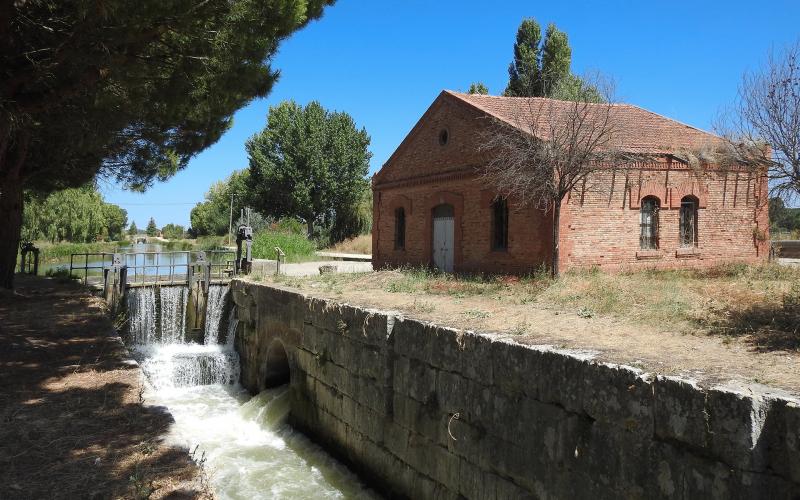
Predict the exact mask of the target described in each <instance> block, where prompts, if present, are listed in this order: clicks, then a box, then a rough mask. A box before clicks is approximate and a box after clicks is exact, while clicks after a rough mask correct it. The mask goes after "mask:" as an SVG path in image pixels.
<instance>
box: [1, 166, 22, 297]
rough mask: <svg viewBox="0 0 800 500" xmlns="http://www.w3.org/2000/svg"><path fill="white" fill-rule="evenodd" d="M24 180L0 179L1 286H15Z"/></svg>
mask: <svg viewBox="0 0 800 500" xmlns="http://www.w3.org/2000/svg"><path fill="white" fill-rule="evenodd" d="M22 201H23V198H22V182H21V181H20V180H19V178H17V177H16V176H13V177H12V176H4V177H3V178H2V179H0V287H2V288H9V289H11V288H14V270H15V269H16V267H17V251H18V250H19V238H20V232H21V231H22Z"/></svg>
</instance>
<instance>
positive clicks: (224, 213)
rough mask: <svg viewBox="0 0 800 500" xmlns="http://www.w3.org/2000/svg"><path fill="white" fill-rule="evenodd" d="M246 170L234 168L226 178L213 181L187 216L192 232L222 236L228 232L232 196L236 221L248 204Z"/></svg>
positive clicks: (198, 234) (199, 234)
mask: <svg viewBox="0 0 800 500" xmlns="http://www.w3.org/2000/svg"><path fill="white" fill-rule="evenodd" d="M249 177H250V172H249V171H248V170H246V169H245V170H235V171H234V172H233V173H231V175H230V176H228V178H227V179H225V180H223V181H219V182H215V183H214V184H212V185H211V188H209V190H208V192H207V193H206V195H205V201H202V202H200V203H198V204H197V205H195V207H194V208H193V209H192V212H191V214H190V216H189V218H190V220H191V223H192V233H194V234H195V235H197V236H208V235H215V236H223V235H225V234H228V228H229V225H230V222H231V221H230V214H231V196H233V219H234V222H236V221H237V220H238V218H239V214H240V213H241V210H242V209H243V208H245V207H247V206H249V205H250V198H251V196H250V191H249V187H248V179H249Z"/></svg>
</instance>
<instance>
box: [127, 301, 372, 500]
mask: <svg viewBox="0 0 800 500" xmlns="http://www.w3.org/2000/svg"><path fill="white" fill-rule="evenodd" d="M176 289H179V287H160V290H156V289H155V287H153V288H150V289H147V288H132V289H130V290H129V294H130V296H129V302H128V308H129V316H130V319H131V323H130V325H131V326H130V332H129V343H130V346H131V350H132V352H133V353H134V356H135V357H136V358H137V360H138V361H139V363H140V365H141V367H142V370H143V371H144V373H145V375H146V376H147V378H148V380H149V382H150V384H149V386H150V388H149V389H148V391H147V392H146V394H145V398H146V400H147V402H148V403H149V404H156V405H163V406H165V407H167V408H168V409H169V411H170V412H171V413H172V415H173V416H174V418H175V423H174V424H173V425H172V427H171V430H170V434H169V437H168V440H169V441H170V442H172V443H174V444H177V445H181V446H185V447H186V448H188V449H190V450H196V451H195V458H196V459H197V460H203V463H204V468H205V470H206V473H207V474H208V476H209V479H210V484H211V486H212V488H213V489H214V492H215V494H216V496H217V497H219V498H221V499H273V498H274V499H316V498H323V499H325V498H330V499H345V498H352V499H372V498H379V497H378V496H377V495H376V494H375V493H374V492H372V491H371V490H369V489H367V488H366V487H365V486H364V485H363V484H362V483H361V482H360V481H359V479H358V478H357V477H356V476H355V475H354V474H353V473H352V472H351V471H349V470H348V469H347V468H346V467H345V466H344V465H343V464H341V463H339V462H337V461H336V460H335V459H333V458H332V457H331V456H330V455H328V454H327V453H326V452H325V451H324V450H323V449H322V448H321V447H319V446H318V445H316V444H315V443H313V442H312V441H310V440H309V439H308V438H307V437H306V436H304V435H303V434H302V433H300V432H298V431H296V430H294V429H293V428H292V427H291V426H290V425H288V423H287V422H286V418H287V415H288V412H289V393H288V386H282V387H278V388H275V389H269V390H266V391H264V392H262V393H261V394H258V395H256V396H254V397H251V395H250V394H249V393H248V392H247V391H245V390H244V389H243V388H242V387H241V386H240V385H239V383H238V377H239V361H238V356H237V354H236V352H235V351H234V349H233V342H234V335H235V331H236V323H235V314H234V312H233V310H232V308H231V305H230V303H229V302H228V300H229V299H228V293H227V287H222V286H220V287H218V288H216V289H215V290H213V294H212V297H210V299H211V298H213V300H209V308H210V309H211V310H209V312H208V317H209V319H210V320H211V321H212V322H216V324H215V325H208V324H207V327H206V331H205V338H206V342H205V343H204V344H192V343H187V342H186V341H185V336H184V332H183V330H182V329H183V328H184V327H185V326H184V324H183V323H182V321H183V320H182V319H181V318H180V314H179V313H178V314H175V313H174V312H173V311H169V310H167V309H169V308H176V309H178V310H179V311H182V310H183V308H185V303H184V304H182V303H181V302H183V301H185V294H183V293H182V292H180V291H175V290H176ZM165 291H166V293H165ZM165 297H166V298H165ZM156 304H159V305H160V307H156ZM165 305H167V306H169V307H165ZM176 332H179V333H177V334H176ZM217 341H219V342H217Z"/></svg>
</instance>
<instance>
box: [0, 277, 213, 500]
mask: <svg viewBox="0 0 800 500" xmlns="http://www.w3.org/2000/svg"><path fill="white" fill-rule="evenodd" d="M17 279H18V281H17V290H18V293H17V294H10V293H8V292H5V293H3V294H2V295H0V345H3V346H4V349H0V498H98V499H99V498H164V497H169V498H209V497H211V496H212V494H211V493H210V491H209V490H208V486H207V484H206V483H205V482H204V481H203V475H202V471H201V470H200V468H199V467H198V466H197V465H196V464H195V463H194V462H193V461H192V459H191V457H190V454H189V453H188V451H187V450H184V449H180V448H175V447H172V446H167V445H166V444H165V443H164V442H163V437H164V436H165V435H166V432H167V430H168V428H169V426H170V425H171V423H172V419H171V416H170V415H169V414H168V413H167V412H166V411H165V410H164V409H163V408H160V407H154V406H147V405H146V404H144V403H145V401H144V400H143V397H142V394H143V392H142V385H141V372H140V371H139V369H138V367H137V366H135V365H134V366H131V365H129V364H127V363H126V361H127V353H126V351H125V349H124V347H123V346H122V344H121V343H120V342H118V341H117V340H116V339H115V338H114V337H113V336H112V335H113V329H112V325H111V322H110V320H109V318H108V316H107V314H106V311H105V308H104V304H103V303H102V300H100V299H98V298H95V297H92V296H90V295H89V294H88V293H87V292H86V290H85V289H83V288H81V287H80V286H78V285H75V284H72V283H63V282H59V281H58V280H52V279H43V278H38V279H37V278H33V277H22V276H18V278H17Z"/></svg>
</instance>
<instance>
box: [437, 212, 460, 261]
mask: <svg viewBox="0 0 800 500" xmlns="http://www.w3.org/2000/svg"><path fill="white" fill-rule="evenodd" d="M454 228H455V218H454V217H453V207H451V206H450V205H440V206H439V207H436V209H435V210H434V212H433V265H434V266H435V267H436V268H437V269H439V270H441V271H444V272H446V273H451V272H453V253H454V244H453V242H454V239H455V238H454Z"/></svg>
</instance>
